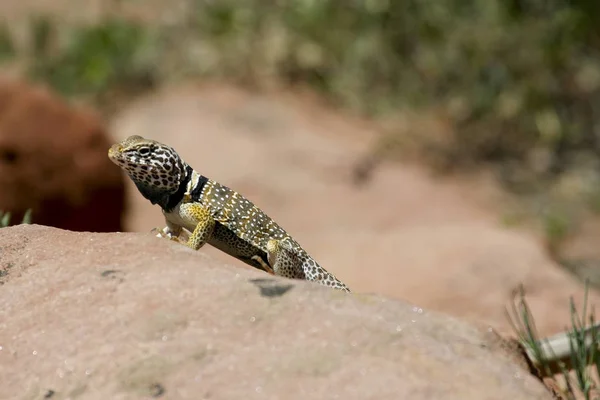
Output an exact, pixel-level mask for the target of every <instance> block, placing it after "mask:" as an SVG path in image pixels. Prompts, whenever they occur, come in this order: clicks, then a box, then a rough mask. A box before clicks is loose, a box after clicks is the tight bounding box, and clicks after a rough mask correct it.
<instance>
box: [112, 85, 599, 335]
mask: <svg viewBox="0 0 600 400" xmlns="http://www.w3.org/2000/svg"><path fill="white" fill-rule="evenodd" d="M309 100H310V101H303V99H298V98H297V97H290V96H286V95H285V94H281V93H278V94H275V95H272V94H270V95H256V94H249V93H246V92H243V91H240V90H237V89H232V88H227V87H223V86H205V87H202V88H197V87H188V88H186V89H185V90H179V89H178V90H173V89H171V90H169V91H168V92H166V93H159V94H157V95H156V96H153V97H150V98H146V99H145V100H144V101H140V102H138V103H136V104H133V105H132V106H131V107H128V108H127V109H124V110H123V111H122V113H121V115H120V116H119V117H118V118H117V119H116V120H115V121H114V124H113V126H112V128H111V132H113V133H114V134H115V136H117V137H118V138H119V139H121V138H123V137H125V136H128V135H134V134H141V135H143V136H145V137H149V138H152V139H157V140H161V141H165V142H166V143H169V144H170V145H172V146H174V147H175V148H176V149H177V150H178V151H179V152H180V153H181V154H182V155H183V157H184V158H185V159H186V160H187V161H188V162H189V163H190V164H191V165H192V166H193V167H194V168H196V169H197V170H198V171H199V172H201V173H203V174H205V175H207V176H209V177H211V178H213V179H217V180H219V181H221V182H222V183H224V184H226V185H229V186H231V187H232V188H234V189H236V190H238V191H240V192H241V193H243V194H244V195H246V196H247V197H248V198H250V199H251V200H253V201H255V202H256V204H258V205H259V206H260V207H261V208H263V209H264V210H265V211H266V212H267V213H268V214H269V215H270V216H271V217H273V218H274V219H276V220H277V221H278V222H279V223H280V224H281V225H282V226H283V227H284V228H285V229H286V230H288V232H290V234H292V235H293V236H294V237H295V238H296V239H297V240H298V241H299V242H300V244H302V246H303V247H305V248H306V250H307V251H308V252H309V253H310V254H311V255H313V256H314V257H315V259H316V260H317V261H318V262H319V263H320V264H321V265H322V266H323V267H325V268H327V269H328V270H329V271H331V272H333V273H334V274H336V276H338V277H339V278H340V279H342V280H343V281H344V282H345V283H347V284H348V285H349V286H350V287H351V288H352V289H353V290H354V291H356V292H363V293H364V292H370V293H379V294H383V295H387V296H391V297H395V298H399V299H406V300H409V301H411V302H414V303H417V304H419V305H421V306H423V307H426V308H428V309H434V310H438V311H442V312H446V313H449V314H452V315H454V316H459V317H465V318H470V319H472V320H474V321H478V322H485V323H488V324H490V325H492V326H493V327H494V328H496V329H501V330H502V331H504V332H511V328H510V325H509V324H508V322H507V319H506V317H505V314H504V311H505V307H506V306H507V305H508V303H509V301H510V300H511V292H512V291H513V290H515V289H516V288H518V286H519V285H520V284H523V285H524V286H525V289H526V291H527V299H528V301H529V303H530V305H531V308H532V310H533V313H534V315H535V317H536V322H537V327H538V329H539V331H540V333H541V334H542V335H552V334H555V333H558V332H560V331H562V330H564V328H565V326H567V325H568V324H569V323H570V316H569V296H574V297H575V300H576V302H577V304H581V301H582V299H583V285H582V284H580V283H579V282H578V281H577V280H575V279H574V278H573V277H572V276H571V275H569V274H568V273H566V272H565V271H564V270H563V269H561V268H560V267H559V266H558V265H557V264H556V263H554V262H553V261H552V259H551V258H550V257H549V256H548V254H547V253H546V252H545V250H544V246H543V244H542V241H541V240H540V239H539V238H538V237H536V236H535V235H534V234H532V233H530V232H527V231H524V230H518V229H508V228H507V227H506V226H503V225H502V224H501V222H500V220H501V216H502V215H503V213H504V212H505V208H503V207H505V206H506V203H507V199H506V197H505V196H503V195H502V194H501V193H499V192H500V191H499V190H498V189H497V188H495V187H494V186H493V185H492V184H490V182H491V180H489V179H485V178H486V177H485V176H484V177H483V178H481V179H480V178H479V177H478V178H464V177H463V178H457V177H450V178H448V179H436V178H435V177H432V176H431V175H430V174H428V173H427V172H426V170H425V168H423V167H420V166H417V165H408V164H400V163H396V164H393V165H389V164H388V165H384V166H382V167H381V168H379V169H378V170H377V171H376V173H375V175H374V177H373V180H372V181H371V182H370V183H369V184H368V185H366V186H363V187H356V186H354V185H353V184H352V179H351V174H350V172H351V171H352V168H353V165H354V164H355V163H356V161H357V160H359V159H360V158H361V157H362V155H363V153H364V151H365V149H366V148H367V144H368V140H369V139H370V138H372V137H373V136H374V135H375V134H374V132H373V130H372V127H371V126H369V125H368V124H367V123H365V122H364V121H361V120H356V119H351V118H350V117H349V116H347V115H340V114H339V113H337V112H335V111H334V110H331V109H330V108H327V107H320V106H319V105H318V103H316V102H315V101H314V99H309ZM127 184H128V185H129V186H130V187H131V189H132V190H131V191H130V192H129V193H130V201H131V204H132V207H131V213H130V214H129V215H128V221H129V223H128V228H129V229H131V230H134V231H142V232H147V231H149V230H150V229H152V228H153V227H155V226H162V225H163V224H164V221H163V217H162V214H161V212H160V210H159V209H158V208H157V207H155V206H152V205H151V204H150V202H148V201H147V200H145V199H144V198H143V197H142V196H141V195H140V194H139V193H138V192H137V189H135V187H133V185H132V184H131V182H128V183H127ZM201 251H202V252H203V253H207V254H211V255H214V256H215V257H218V258H219V259H222V260H225V261H226V262H228V263H236V261H234V260H231V257H228V256H226V255H224V254H222V253H221V252H219V251H217V250H215V249H211V248H209V247H208V246H207V247H206V248H203V249H202V250H201ZM239 264H240V265H241V263H239ZM474 299H476V301H475V300H474ZM590 303H591V304H594V305H595V306H596V309H598V308H600V296H599V295H598V294H597V293H592V294H591V296H590Z"/></svg>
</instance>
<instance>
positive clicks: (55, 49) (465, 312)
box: [0, 0, 600, 332]
mask: <svg viewBox="0 0 600 400" xmlns="http://www.w3.org/2000/svg"><path fill="white" fill-rule="evenodd" d="M0 17H1V20H0V22H1V23H0V78H1V79H0V210H4V211H9V212H11V213H12V215H13V217H14V218H13V222H14V223H17V222H18V221H19V218H21V217H22V215H23V214H24V213H25V211H26V210H28V209H31V210H32V219H33V222H34V223H39V224H46V225H52V226H57V227H62V228H65V229H72V230H85V231H96V232H113V231H122V230H129V231H140V232H148V231H149V230H150V229H152V228H154V227H156V226H161V225H162V224H163V221H162V216H161V213H160V210H159V209H158V208H155V207H153V206H151V204H150V203H148V202H147V201H146V200H144V199H143V198H142V197H141V195H139V194H138V193H137V191H135V189H134V188H133V186H132V185H131V183H130V182H129V180H128V179H125V177H124V176H123V175H122V174H121V172H120V171H119V170H118V169H117V168H116V167H115V166H113V165H112V164H111V163H110V162H109V161H108V159H107V157H106V152H107V150H108V147H109V146H110V144H112V143H113V142H114V141H117V140H120V139H122V138H124V137H126V136H129V135H132V134H139V135H142V136H145V137H149V138H153V139H157V140H160V141H163V142H166V143H168V144H170V145H171V146H173V147H175V148H176V149H177V150H178V151H179V152H180V154H181V155H182V156H183V157H184V158H185V159H186V160H187V161H188V163H190V164H191V165H192V166H193V167H194V168H195V169H196V170H198V171H199V172H200V173H203V174H204V175H207V176H209V177H210V178H213V179H215V180H218V181H221V182H222V183H224V184H226V185H228V186H231V187H233V188H234V189H236V190H238V191H240V192H242V193H243V194H244V195H246V196H247V197H248V198H250V199H251V200H253V201H255V202H256V203H257V204H258V205H259V206H260V207H261V208H263V209H264V210H265V211H266V212H267V213H268V214H269V215H270V216H272V217H273V218H274V219H276V220H277V221H278V222H279V223H280V224H281V225H282V226H283V227H284V228H285V229H287V230H288V231H289V232H290V233H291V234H292V235H293V236H294V237H296V238H297V240H298V241H299V242H300V243H301V244H302V245H303V246H304V247H305V248H306V249H307V250H308V251H309V253H311V254H312V255H313V256H314V257H315V258H316V259H317V260H318V261H319V262H320V263H321V264H322V265H323V266H324V267H325V268H327V269H328V270H330V271H332V272H334V273H335V274H336V275H337V276H338V277H340V278H341V279H342V280H344V281H345V282H346V283H347V284H348V285H349V286H351V287H352V288H353V289H354V290H355V291H357V292H375V293H380V294H385V295H388V296H392V297H396V298H403V299H406V300H408V301H411V302H414V303H416V304H419V305H420V306H423V307H429V308H432V309H436V310H441V311H447V312H451V313H453V314H455V315H457V314H458V315H461V316H464V317H472V318H475V319H477V320H478V321H481V320H484V321H489V322H492V323H495V324H497V325H502V324H504V322H505V321H504V316H503V312H504V309H503V307H504V304H505V302H506V301H507V300H508V299H510V296H511V293H512V291H513V290H514V289H515V288H516V287H517V286H518V285H519V284H521V283H523V284H525V287H526V290H528V292H529V293H531V295H532V296H533V297H532V300H531V304H532V308H533V310H534V314H536V315H538V316H539V318H540V319H541V321H542V322H539V325H540V326H539V328H540V330H541V331H547V332H550V331H555V330H557V329H562V327H563V326H564V325H565V324H566V323H567V321H568V303H567V297H568V296H569V295H576V296H579V294H580V293H581V292H582V287H583V286H582V285H581V282H583V280H584V279H590V281H591V283H592V284H593V285H596V286H598V285H600V248H599V247H600V246H598V245H597V244H598V240H599V238H600V218H599V215H598V213H599V212H600V169H599V167H600V158H599V152H600V24H598V22H599V21H600V3H598V2H597V1H593V0H570V1H567V0H551V1H548V0H544V1H542V0H437V1H435V2H433V1H430V2H424V1H419V0H395V1H391V0H363V1H358V0H344V1H335V0H319V1H314V0H290V1H277V0H245V1H233V0H203V1H202V0H144V1H142V0H54V1H51V2H50V1H43V0H19V1H16V0H3V1H2V2H0ZM202 251H206V252H209V253H211V254H214V256H215V257H221V258H222V259H223V260H225V261H227V262H229V263H234V264H236V261H235V260H232V259H231V258H229V257H227V256H224V255H223V254H221V253H218V252H217V251H216V250H214V249H203V250H202ZM236 265H240V266H241V264H236ZM474 299H476V300H477V301H476V303H477V304H474Z"/></svg>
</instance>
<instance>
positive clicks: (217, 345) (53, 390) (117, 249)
mask: <svg viewBox="0 0 600 400" xmlns="http://www.w3.org/2000/svg"><path fill="white" fill-rule="evenodd" d="M0 277H1V278H0V279H1V280H2V285H0V376H1V377H2V384H1V385H0V398H2V399H24V398H30V399H42V398H44V397H45V398H52V399H67V398H71V399H77V398H82V399H91V400H94V399H103V400H104V399H141V398H168V399H234V398H235V399H242V398H243V399H336V398H340V399H378V400H380V399H381V400H384V399H394V400H395V399H440V398H444V399H478V400H480V399H512V400H518V399H523V400H525V399H527V400H532V399H550V398H551V396H550V394H549V393H548V392H547V391H546V389H545V388H544V387H543V386H542V385H541V384H540V383H539V382H538V381H537V380H536V379H534V378H533V377H531V376H530V375H529V374H528V373H527V372H525V371H524V370H522V369H520V368H519V367H518V366H516V365H515V364H512V363H511V362H510V361H508V358H506V357H505V356H503V355H502V354H499V353H497V352H494V351H493V350H492V349H493V346H491V344H490V343H489V341H488V339H486V335H485V334H484V333H483V332H481V331H479V330H478V329H475V328H473V327H471V326H469V325H468V324H466V323H464V322H461V321H458V320H456V319H453V318H450V317H447V316H444V315H440V314H436V313H434V312H431V311H429V310H422V309H420V308H418V307H415V306H413V305H410V304H407V303H405V302H402V301H398V300H391V299H386V298H384V297H379V296H366V295H347V294H344V293H340V292H335V291H332V290H329V289H327V288H324V287H321V286H318V285H316V284H311V283H307V282H299V281H290V280H284V279H275V278H273V277H270V276H268V275H266V274H264V273H261V272H259V271H256V270H252V269H250V268H237V267H233V266H228V265H225V264H223V263H221V262H219V261H218V260H214V259H211V258H210V257H208V256H206V255H205V254H203V253H201V252H194V251H192V250H190V249H187V248H185V247H184V246H181V245H178V244H176V243H173V242H169V241H167V240H164V239H158V238H155V237H152V236H151V235H150V234H133V233H110V234H104V233H96V234H92V233H73V232H68V231H63V230H59V229H55V228H48V227H41V226H37V225H31V226H23V225H22V226H16V227H10V228H4V229H0ZM490 346H491V347H490Z"/></svg>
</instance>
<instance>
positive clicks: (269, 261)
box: [108, 135, 350, 292]
mask: <svg viewBox="0 0 600 400" xmlns="http://www.w3.org/2000/svg"><path fill="white" fill-rule="evenodd" d="M108 157H109V158H110V160H111V161H112V162H113V163H115V164H116V165H118V166H119V167H120V168H122V169H123V170H124V171H125V172H126V173H127V174H128V175H129V177H130V178H131V179H132V181H133V182H134V183H135V185H136V186H137V188H138V190H139V191H140V193H141V194H142V195H143V196H144V197H145V198H146V199H148V200H150V202H151V203H152V204H158V205H159V206H160V207H161V209H162V212H163V215H164V217H165V221H166V227H165V228H163V229H162V230H161V231H160V232H159V234H158V235H157V236H161V237H167V238H170V239H172V240H175V241H178V242H180V239H179V236H180V234H181V233H182V231H183V229H185V230H187V231H189V232H191V235H190V236H189V238H188V240H187V242H186V243H185V244H186V245H187V246H188V247H190V248H192V249H194V250H198V249H200V248H201V247H202V246H204V244H205V243H209V244H210V245H212V246H214V247H216V248H218V249H219V250H221V251H224V252H225V253H227V254H229V255H231V256H233V257H235V258H237V259H239V260H241V261H243V262H245V263H246V264H248V265H251V266H253V267H255V268H258V269H262V270H264V271H266V272H268V273H271V274H274V275H279V276H283V277H287V278H292V279H304V280H308V281H314V282H318V283H320V284H322V285H325V286H329V287H332V288H335V289H339V290H342V291H346V292H349V291H350V289H349V288H348V287H347V286H346V285H345V284H344V283H342V282H341V281H340V280H339V279H337V278H336V277H335V276H334V275H333V274H331V273H329V272H327V270H325V269H324V268H323V267H321V266H320V265H319V264H317V262H316V261H315V260H314V259H313V258H312V257H311V256H310V255H308V253H307V252H306V251H305V250H304V249H303V248H302V247H301V246H300V245H299V244H298V242H296V241H295V240H294V239H293V238H292V237H291V236H290V235H289V234H288V233H287V232H286V231H285V230H284V229H283V228H281V227H280V226H279V225H278V224H277V223H276V222H275V221H273V220H272V219H271V218H270V217H269V216H267V215H266V214H265V213H264V212H263V211H262V210H261V209H259V208H258V207H257V206H256V205H254V204H253V203H252V202H251V201H250V200H248V199H246V198H245V197H243V196H242V195H241V194H239V193H238V192H236V191H234V190H232V189H230V188H228V187H226V186H224V185H221V184H220V183H218V182H216V181H213V180H211V179H208V178H206V177H205V176H203V175H201V174H199V173H198V172H196V171H195V170H194V169H193V168H192V167H190V166H189V165H188V164H187V163H186V162H185V161H184V160H183V159H182V158H181V157H180V156H179V155H178V154H177V152H176V151H175V150H174V149H173V148H171V147H169V146H167V145H165V144H162V143H159V142H157V141H154V140H150V139H145V138H143V137H141V136H137V135H134V136H130V137H128V138H127V139H125V140H123V141H121V142H120V143H116V144H114V145H113V146H112V147H111V148H110V149H109V151H108Z"/></svg>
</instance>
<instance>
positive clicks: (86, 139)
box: [0, 79, 125, 232]
mask: <svg viewBox="0 0 600 400" xmlns="http://www.w3.org/2000/svg"><path fill="white" fill-rule="evenodd" d="M111 142H112V140H110V139H109V138H108V137H107V134H106V132H105V131H104V129H103V127H102V125H101V123H100V121H99V120H98V118H96V117H95V116H93V115H91V114H88V113H86V112H84V111H82V110H76V109H74V108H72V107H69V106H68V105H67V104H65V103H64V101H63V100H61V99H59V98H57V97H56V96H54V95H52V94H50V93H49V92H48V91H47V90H44V89H41V88H35V87H31V86H28V85H26V84H22V83H17V82H13V81H10V80H7V79H0V188H2V190H1V191H0V210H4V211H11V212H12V213H13V214H14V215H15V217H16V218H14V219H13V222H18V220H19V219H20V216H22V214H23V213H24V212H25V210H27V209H28V208H31V209H32V210H33V219H34V222H37V223H39V224H42V225H49V226H55V227H60V228H64V229H70V230H76V231H84V230H85V231H96V232H110V231H118V230H122V229H121V226H122V225H121V214H122V213H123V208H124V203H125V192H124V191H125V189H124V188H125V186H124V179H123V176H122V175H121V173H120V170H119V169H118V168H117V167H116V166H115V165H114V164H112V163H111V162H110V161H109V160H108V159H107V157H106V152H107V148H108V147H109V146H110V143H111Z"/></svg>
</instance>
